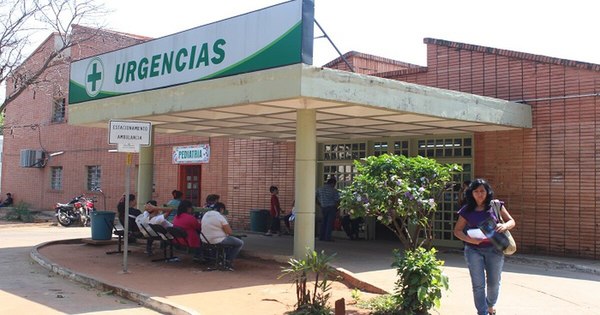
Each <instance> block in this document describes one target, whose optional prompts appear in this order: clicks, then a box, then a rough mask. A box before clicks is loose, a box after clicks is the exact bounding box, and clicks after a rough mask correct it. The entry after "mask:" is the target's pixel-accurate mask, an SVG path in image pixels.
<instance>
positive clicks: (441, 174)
mask: <svg viewBox="0 0 600 315" xmlns="http://www.w3.org/2000/svg"><path fill="white" fill-rule="evenodd" d="M354 165H355V166H356V170H357V175H356V176H355V177H354V180H353V182H352V184H351V185H350V186H347V187H346V188H345V189H343V190H342V191H341V208H343V209H347V210H349V212H350V214H351V215H352V216H353V217H359V216H373V217H376V218H377V220H378V221H379V222H381V223H383V224H384V225H385V226H386V227H388V228H389V229H391V230H392V231H393V232H394V234H396V236H397V237H398V238H399V239H400V241H401V242H402V244H403V245H404V247H405V248H406V249H416V248H417V247H419V246H423V244H426V245H429V244H431V240H432V239H433V222H432V221H433V214H434V213H435V211H436V206H437V204H436V202H435V200H436V198H438V197H439V196H440V195H441V194H442V192H443V190H444V188H445V187H447V185H448V183H449V182H450V181H451V179H452V173H453V172H456V171H460V170H461V167H460V166H458V165H456V164H449V165H442V164H440V163H438V162H437V161H436V160H434V159H429V158H425V157H421V156H417V157H410V158H409V157H406V156H403V155H393V154H392V155H388V154H383V155H380V156H369V157H367V158H365V159H362V160H360V161H354ZM419 238H421V239H419Z"/></svg>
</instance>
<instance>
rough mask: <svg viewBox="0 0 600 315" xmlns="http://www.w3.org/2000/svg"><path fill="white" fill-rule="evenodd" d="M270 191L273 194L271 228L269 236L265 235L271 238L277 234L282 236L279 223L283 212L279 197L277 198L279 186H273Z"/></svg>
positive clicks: (268, 232)
mask: <svg viewBox="0 0 600 315" xmlns="http://www.w3.org/2000/svg"><path fill="white" fill-rule="evenodd" d="M269 191H270V192H271V228H269V230H268V231H267V234H265V235H266V236H271V235H273V233H275V232H277V234H279V236H281V230H280V224H279V221H280V218H281V213H282V212H283V211H282V210H281V205H280V204H279V197H277V195H278V194H279V189H278V188H277V186H271V187H270V188H269Z"/></svg>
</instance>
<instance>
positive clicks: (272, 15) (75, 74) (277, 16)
mask: <svg viewBox="0 0 600 315" xmlns="http://www.w3.org/2000/svg"><path fill="white" fill-rule="evenodd" d="M313 23H314V1H313V0H293V1H289V2H285V3H282V4H278V5H274V6H271V7H268V8H265V9H262V10H258V11H254V12H251V13H247V14H244V15H239V16H236V17H233V18H230V19H226V20H223V21H219V22H215V23H212V24H208V25H204V26H200V27H197V28H193V29H190V30H187V31H184V32H180V33H177V34H174V35H170V36H167V37H163V38H159V39H155V40H152V41H148V42H146V43H143V44H139V45H135V46H131V47H127V48H124V49H120V50H117V51H113V52H109V53H106V54H102V55H98V56H94V57H91V58H87V59H83V60H79V61H76V62H73V63H72V64H71V72H70V81H69V103H70V104H75V103H80V102H85V101H90V100H96V99H101V98H106V97H111V96H118V95H123V94H128V93H135V92H140V91H147V90H153V89H158V88H163V87H168V86H173V85H178V84H184V83H189V82H194V81H202V80H209V79H214V78H219V77H224V76H230V75H235V74H240V73H246V72H252V71H257V70H263V69H269V68H275V67H281V66H286V65H290V64H295V63H306V64H312V41H313Z"/></svg>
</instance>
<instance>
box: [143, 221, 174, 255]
mask: <svg viewBox="0 0 600 315" xmlns="http://www.w3.org/2000/svg"><path fill="white" fill-rule="evenodd" d="M148 226H149V227H150V229H152V231H153V232H154V233H156V234H157V235H158V237H160V241H161V243H162V244H161V247H162V248H163V258H159V259H152V262H157V261H167V262H174V261H179V257H177V256H174V255H173V240H175V237H174V236H173V235H171V233H170V232H169V231H168V230H167V228H165V227H164V226H162V225H160V224H151V223H149V224H148ZM167 252H168V254H167Z"/></svg>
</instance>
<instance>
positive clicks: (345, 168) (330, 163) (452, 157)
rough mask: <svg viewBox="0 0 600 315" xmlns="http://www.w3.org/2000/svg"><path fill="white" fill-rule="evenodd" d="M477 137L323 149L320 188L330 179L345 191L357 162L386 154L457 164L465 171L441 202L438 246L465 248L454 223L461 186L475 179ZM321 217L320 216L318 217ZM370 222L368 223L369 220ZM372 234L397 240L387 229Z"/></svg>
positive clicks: (326, 145) (437, 218)
mask: <svg viewBox="0 0 600 315" xmlns="http://www.w3.org/2000/svg"><path fill="white" fill-rule="evenodd" d="M473 147H474V146H473V137H472V136H471V135H469V134H457V135H447V136H429V137H419V138H396V139H388V140H380V141H377V140H374V141H366V142H338V143H323V144H320V145H319V147H318V148H319V151H318V156H319V158H318V159H319V164H320V165H319V167H318V169H319V170H320V172H319V177H317V178H318V180H317V187H319V186H320V185H322V184H323V183H324V182H325V181H326V180H327V178H329V177H335V178H336V179H337V181H338V184H337V188H344V187H346V186H347V185H350V183H352V179H353V177H354V175H355V172H356V169H355V167H354V165H353V161H354V160H357V159H361V158H364V157H366V156H369V155H381V154H384V153H394V154H402V155H405V156H417V155H420V156H424V157H428V158H433V159H435V160H437V161H438V162H440V163H456V164H459V165H461V166H462V167H463V171H462V172H461V173H456V174H454V178H453V181H454V182H456V183H458V185H457V186H456V187H455V189H453V190H449V191H446V192H444V193H443V195H442V197H441V199H440V200H437V203H438V209H437V212H436V214H435V218H434V225H433V227H434V245H436V246H450V247H456V246H461V245H462V242H460V240H458V239H457V238H456V237H455V236H454V234H453V230H454V223H455V222H456V219H457V214H456V212H457V211H458V204H457V203H458V193H459V192H458V189H459V188H460V183H462V182H463V181H465V180H470V179H472V176H473ZM317 215H318V214H317ZM367 221H368V220H367ZM370 230H373V231H375V232H374V233H373V234H374V235H375V238H377V239H394V240H395V239H396V236H395V235H393V234H392V233H390V232H388V231H389V230H387V228H385V227H383V226H379V224H377V225H376V224H375V222H374V220H373V222H372V223H371V226H370Z"/></svg>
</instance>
